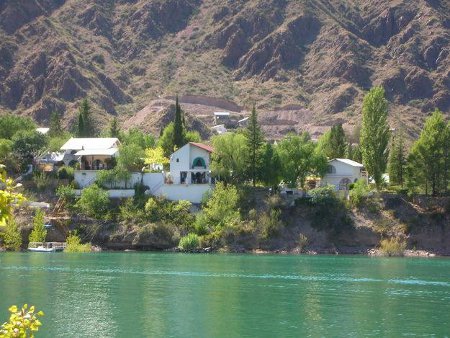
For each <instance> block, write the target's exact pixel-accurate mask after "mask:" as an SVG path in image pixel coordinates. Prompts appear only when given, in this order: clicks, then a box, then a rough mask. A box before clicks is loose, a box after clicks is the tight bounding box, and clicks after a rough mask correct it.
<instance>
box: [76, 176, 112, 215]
mask: <svg viewBox="0 0 450 338" xmlns="http://www.w3.org/2000/svg"><path fill="white" fill-rule="evenodd" d="M76 206H77V208H79V209H80V211H81V212H82V213H84V214H85V215H87V216H90V217H93V218H97V219H104V218H105V215H107V214H108V210H109V206H110V201H109V196H108V192H107V191H106V190H103V189H101V188H100V187H98V186H97V185H95V184H93V185H91V186H89V187H87V188H85V189H83V190H82V192H81V196H80V199H79V200H78V202H77V204H76Z"/></svg>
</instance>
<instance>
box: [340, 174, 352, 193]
mask: <svg viewBox="0 0 450 338" xmlns="http://www.w3.org/2000/svg"><path fill="white" fill-rule="evenodd" d="M350 183H352V181H350V179H348V178H347V177H346V178H343V179H342V180H341V181H340V182H339V190H348V186H349V184H350Z"/></svg>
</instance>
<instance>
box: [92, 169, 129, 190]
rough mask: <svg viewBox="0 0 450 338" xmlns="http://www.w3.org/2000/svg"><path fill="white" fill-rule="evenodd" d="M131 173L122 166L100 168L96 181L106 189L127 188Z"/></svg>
mask: <svg viewBox="0 0 450 338" xmlns="http://www.w3.org/2000/svg"><path fill="white" fill-rule="evenodd" d="M130 178H131V173H130V172H129V171H128V170H127V169H125V168H124V167H122V166H116V167H115V168H114V169H109V170H100V171H99V172H98V173H97V178H96V183H97V184H98V185H99V186H101V187H102V188H105V189H114V188H123V187H124V188H125V189H126V188H127V185H128V181H129V180H130Z"/></svg>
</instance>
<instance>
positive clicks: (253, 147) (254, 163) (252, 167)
mask: <svg viewBox="0 0 450 338" xmlns="http://www.w3.org/2000/svg"><path fill="white" fill-rule="evenodd" d="M245 137H246V138H247V149H248V151H249V156H248V162H247V168H248V169H247V174H248V175H247V176H248V177H249V178H250V179H251V180H252V183H253V186H255V185H256V180H257V178H258V176H259V175H258V174H259V173H260V171H261V159H262V146H263V143H264V135H263V133H262V131H261V127H260V126H259V124H258V115H257V113H256V108H255V106H253V109H252V114H251V116H250V119H249V122H248V127H247V129H246V130H245Z"/></svg>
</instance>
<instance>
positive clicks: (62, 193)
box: [56, 185, 75, 204]
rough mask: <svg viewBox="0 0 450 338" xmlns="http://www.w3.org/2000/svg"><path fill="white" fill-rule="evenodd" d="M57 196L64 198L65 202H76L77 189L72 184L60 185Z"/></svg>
mask: <svg viewBox="0 0 450 338" xmlns="http://www.w3.org/2000/svg"><path fill="white" fill-rule="evenodd" d="M56 196H58V197H59V198H60V199H62V200H63V202H64V203H65V204H72V203H73V202H75V190H74V188H73V186H72V185H60V186H58V188H57V189H56Z"/></svg>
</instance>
